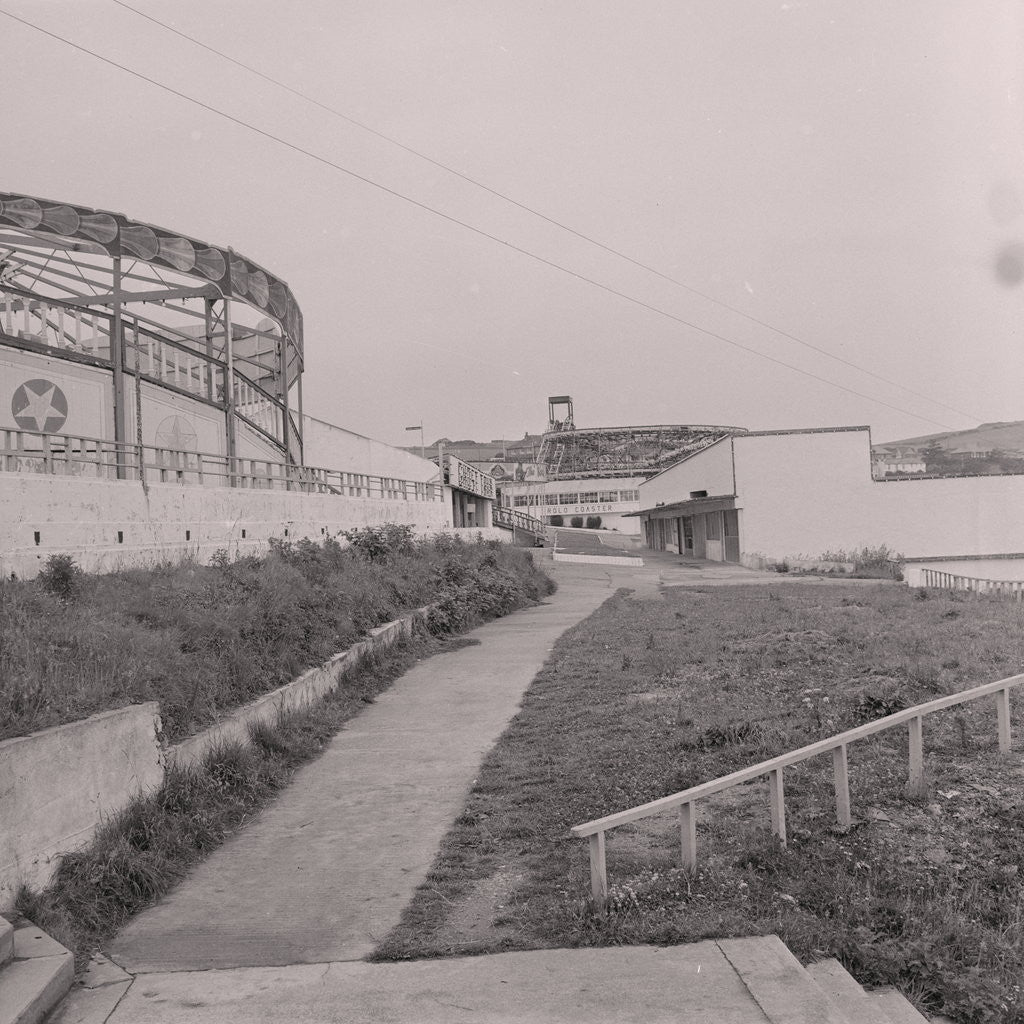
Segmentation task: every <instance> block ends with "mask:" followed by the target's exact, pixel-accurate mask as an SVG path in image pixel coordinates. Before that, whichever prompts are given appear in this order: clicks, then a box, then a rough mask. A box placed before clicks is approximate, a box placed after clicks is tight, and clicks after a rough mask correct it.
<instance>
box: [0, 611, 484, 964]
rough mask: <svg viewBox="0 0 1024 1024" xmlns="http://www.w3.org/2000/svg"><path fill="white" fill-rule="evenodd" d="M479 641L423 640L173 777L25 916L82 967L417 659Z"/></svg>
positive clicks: (103, 832) (74, 856) (65, 864)
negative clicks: (70, 952)
mask: <svg viewBox="0 0 1024 1024" xmlns="http://www.w3.org/2000/svg"><path fill="white" fill-rule="evenodd" d="M470 642H472V641H470V640H468V639H465V638H458V637H454V638H448V639H443V638H438V637H433V636H430V635H428V634H426V633H425V632H423V631H420V633H419V634H418V635H417V636H415V637H414V638H412V639H407V640H402V641H400V642H399V643H398V644H396V645H395V646H393V647H391V648H390V649H388V650H387V651H386V652H385V653H383V654H379V655H376V656H373V657H371V658H369V659H367V661H366V662H365V663H364V664H363V665H362V666H361V668H360V671H359V672H357V673H353V674H351V675H350V676H346V677H345V678H344V679H343V681H342V684H341V686H339V688H338V689H337V690H335V691H334V692H333V693H331V694H330V695H328V696H327V697H326V698H325V699H324V700H323V701H321V702H318V703H317V704H315V705H312V706H310V707H308V708H304V709H302V710H299V711H295V712H292V713H289V714H287V715H283V716H281V717H280V718H279V720H278V721H277V723H276V724H272V725H267V724H262V725H260V726H258V727H256V728H254V729H253V730H251V738H252V744H251V745H250V746H244V745H242V744H228V745H225V746H223V747H221V748H220V749H218V750H215V751H212V752H211V753H210V754H209V755H208V756H207V757H206V758H205V760H204V761H203V762H202V764H201V765H199V766H196V767H190V768H171V769H169V770H168V772H167V774H166V776H165V780H164V783H163V785H162V787H161V788H160V789H159V790H157V791H155V792H154V793H152V794H150V795H148V796H146V797H144V798H141V799H137V800H135V801H133V802H132V803H131V804H130V805H128V806H127V807H125V808H124V809H123V810H122V811H120V812H119V813H117V814H115V815H113V816H112V817H111V819H110V820H109V821H108V822H107V823H106V824H105V825H104V826H103V827H102V828H101V829H100V830H99V831H98V832H97V834H96V836H95V838H94V840H93V842H92V843H91V844H90V845H89V846H88V847H86V848H84V849H82V850H78V851H75V852H73V853H69V854H66V855H65V856H64V857H63V858H62V860H61V864H60V867H59V869H58V871H57V873H56V874H55V876H54V878H53V880H52V881H51V883H50V884H49V885H48V886H47V887H46V889H44V890H42V891H40V892H33V891H30V890H28V889H24V888H23V889H22V890H21V892H20V893H19V895H18V900H17V906H16V910H17V912H18V913H19V914H22V915H24V916H25V917H27V918H29V919H30V920H32V921H33V922H34V923H35V924H37V925H38V926H39V927H41V928H43V929H44V930H45V931H46V932H48V933H49V934H50V935H52V936H53V937H54V938H56V939H57V940H58V941H60V942H62V943H63V944H64V945H65V946H67V947H68V948H69V949H72V950H73V951H75V953H76V959H77V962H78V963H79V966H82V965H83V964H84V961H85V960H86V959H87V958H88V956H89V955H90V954H91V953H92V952H93V951H95V950H96V949H99V948H100V947H101V946H102V944H103V942H104V940H105V939H107V938H109V937H110V936H112V935H113V934H114V933H115V932H116V931H117V930H118V928H120V927H121V926H122V925H123V924H124V923H125V922H126V921H128V920H129V918H131V917H132V916H133V915H134V914H135V913H137V912H138V911H139V910H141V909H142V908H144V907H146V906H149V905H150V904H152V903H154V902H155V901H156V900H157V899H159V898H160V897H161V896H162V895H164V894H165V893H167V892H168V891H169V890H170V889H171V888H172V887H173V886H174V885H175V884H176V883H177V882H179V881H180V880H181V879H182V878H184V876H185V875H186V873H187V872H188V870H189V869H190V868H191V867H192V866H193V865H194V864H196V863H198V862H199V861H200V860H202V859H203V858H204V857H206V856H207V855H208V854H209V853H210V852H211V851H212V850H214V849H215V848H216V847H217V846H219V845H220V844H221V843H222V842H223V841H224V840H225V839H226V838H227V837H228V836H230V835H232V834H233V833H234V832H237V831H238V830H239V829H240V828H242V827H243V826H244V825H245V824H246V822H247V821H249V820H250V819H251V818H252V817H254V816H255V815H256V814H258V813H259V811H260V809H261V808H262V807H263V806H264V805H265V804H266V803H267V802H268V801H269V800H271V799H273V797H274V796H275V795H276V794H277V793H278V792H279V791H280V790H282V789H283V788H284V787H285V786H287V785H288V783H289V782H290V781H291V779H292V776H293V775H294V773H295V771H296V770H297V769H298V768H299V767H300V766H301V765H302V764H304V763H305V762H307V761H309V760H311V759H313V758H315V757H316V756H317V755H318V754H319V753H320V752H321V750H322V749H323V747H324V745H325V744H326V742H327V741H328V740H329V739H330V737H331V736H333V735H334V734H335V733H336V732H337V731H338V729H339V728H340V727H341V726H342V725H343V724H344V723H345V722H346V721H348V719H350V718H351V717H352V716H353V715H355V714H357V713H358V712H359V710H360V709H361V708H362V707H364V706H365V704H366V703H368V702H371V701H372V700H373V699H374V698H375V697H376V696H377V694H379V693H381V692H382V691H383V690H385V689H387V687H388V686H389V685H390V684H391V683H392V681H394V680H395V679H396V678H398V676H400V675H401V674H402V673H404V672H405V671H406V670H407V669H409V668H410V667H411V666H412V665H413V664H414V663H415V662H416V661H417V660H420V659H422V658H424V657H428V656H429V655H431V654H434V653H437V652H438V651H441V650H450V649H454V648H456V647H458V646H461V645H463V644H466V643H470Z"/></svg>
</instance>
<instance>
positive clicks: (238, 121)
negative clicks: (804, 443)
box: [0, 7, 966, 430]
mask: <svg viewBox="0 0 1024 1024" xmlns="http://www.w3.org/2000/svg"><path fill="white" fill-rule="evenodd" d="M0 15H4V16H5V17H7V18H10V19H11V20H12V21H16V22H18V23H19V24H21V25H24V26H26V27H27V28H31V29H34V30H35V31H37V32H39V33H41V34H42V35H45V36H48V37H49V38H51V39H55V40H57V41H58V42H61V43H64V44H65V45H66V46H70V47H71V48H72V49H74V50H78V51H79V52H80V53H85V54H87V55H88V56H90V57H93V58H95V59H96V60H99V61H101V62H102V63H104V64H107V65H109V66H110V67H113V68H116V69H117V70H119V71H123V72H125V73H126V74H129V75H131V76H133V77H135V78H138V79H140V80H141V81H144V82H147V83H148V84H150V85H152V86H154V87H156V88H158V89H162V90H163V91H165V92H168V93H170V94H171V95H173V96H177V97H178V98H179V99H182V100H185V101H186V102H187V103H191V104H193V105H194V106H197V107H199V108H201V109H203V110H206V111H207V112H209V113H211V114H215V115H216V116H218V117H222V118H224V119H225V120H227V121H230V122H231V123H232V124H235V125H238V126H239V127H241V128H245V129H248V130H249V131H252V132H254V133H255V134H257V135H259V136H261V137H263V138H265V139H269V140H270V141H272V142H276V143H278V144H279V145H281V146H284V147H286V148H288V149H291V150H293V151H294V152H296V153H300V154H302V155H303V156H306V157H308V158H309V159H311V160H314V161H316V162H317V163H320V164H323V165H325V166H327V167H331V168H333V169H334V170H336V171H339V172H341V173H342V174H345V175H347V176H348V177H350V178H353V179H355V180H356V181H360V182H362V183H363V184H365V185H369V186H370V187H372V188H375V189H378V190H379V191H381V192H384V193H386V194H387V195H390V196H392V197H394V198H395V199H399V200H401V201H402V202H405V203H408V204H410V205H411V206H414V207H416V208H417V209H420V210H423V211H425V212H427V213H431V214H434V215H435V216H438V217H441V218H442V219H443V220H446V221H448V222H450V223H452V224H455V225H457V226H459V227H462V228H464V229H466V230H467V231H471V232H473V234H476V235H479V236H480V237H482V238H487V239H489V240H490V241H492V242H496V243H498V244H499V245H503V246H506V247H507V248H509V249H511V250H513V251H514V252H518V253H520V254H521V255H523V256H526V257H528V258H530V259H533V260H535V261H537V262H538V263H541V264H543V265H545V266H548V267H551V268H552V269H554V270H558V271H559V272H561V273H563V274H568V275H569V276H570V277H573V278H575V279H576V280H577V281H582V282H584V283H586V284H589V285H592V286H593V287H595V288H599V289H600V290H602V291H604V292H606V293H608V294H610V295H614V296H617V297H618V298H620V299H623V300H624V301H626V302H630V303H632V304H633V305H636V306H639V307H641V308H642V309H646V310H648V311H650V312H652V313H655V314H656V315H658V316H662V317H665V318H666V319H669V320H672V321H674V322H676V323H679V324H681V325H683V326H685V327H690V328H692V329H693V330H695V331H699V332H700V333H702V334H705V335H707V336H708V337H710V338H714V339H716V340H717V341H721V342H723V343H724V344H726V345H730V346H732V347H733V348H736V349H739V350H740V351H743V352H746V353H748V354H749V355H753V356H756V357H758V358H760V359H764V360H765V361H767V362H770V363H774V364H775V365H777V366H781V367H784V368H785V369H788V370H792V371H793V372H794V373H799V374H801V375H802V376H805V377H808V378H810V379H811V380H816V381H818V382H819V383H821V384H826V385H828V386H830V387H834V388H836V389H838V390H840V391H845V392H846V393H847V394H851V395H855V396H856V397H858V398H863V399H864V400H865V401H869V402H873V403H874V404H876V405H881V406H883V407H885V408H887V409H890V410H892V411H894V412H898V413H900V414H901V415H905V416H910V417H912V418H914V419H918V420H921V421H922V422H925V423H932V424H934V425H936V426H940V427H944V428H945V429H947V430H954V429H956V428H955V427H953V426H951V425H950V424H948V423H943V422H942V421H941V420H936V419H934V418H932V417H930V416H923V415H921V414H920V413H915V412H911V411H910V410H909V409H905V408H903V407H902V406H897V405H893V404H892V403H890V402H886V401H885V400H883V399H881V398H878V397H876V396H874V395H868V394H865V393H864V392H862V391H858V390H856V389H855V388H852V387H849V386H847V385H845V384H840V383H838V382H837V381H834V380H829V379H828V378H827V377H822V376H819V375H818V374H816V373H813V372H811V371H810V370H805V369H802V368H801V367H799V366H794V365H792V364H791V363H787V362H786V361H785V360H782V359H779V358H777V357H775V356H771V355H768V354H767V353H766V352H761V351H760V350H758V349H756V348H752V347H751V346H749V345H744V344H743V343H742V342H739V341H736V340H734V339H732V338H729V337H726V336H725V335H723V334H720V333H718V332H717V331H713V330H711V329H710V328H708V327H703V326H701V325H700V324H696V323H693V322H692V321H690V320H687V319H685V318H684V317H681V316H678V315H676V314H674V313H670V312H668V311H667V310H665V309H662V308H660V307H658V306H655V305H653V304H651V303H648V302H644V301H643V300H642V299H639V298H636V297H635V296H633V295H629V294H628V293H626V292H622V291H619V290H618V289H617V288H613V287H612V286H611V285H607V284H604V283H603V282H601V281H597V280H595V279H594V278H591V277H587V276H586V275H584V274H580V273H577V272H576V271H574V270H571V269H569V268H568V267H564V266H562V265H561V264H560V263H556V262H554V261H553V260H549V259H547V258H545V257H543V256H540V255H539V254H537V253H535V252H531V251H530V250H528V249H524V248H522V247H521V246H518V245H516V244H515V243H514V242H510V241H508V240H507V239H504V238H500V237H499V236H497V235H493V234H491V233H490V232H488V231H485V230H484V229H482V228H478V227H476V226H474V225H473V224H470V223H468V222H467V221H463V220H460V219H459V218H458V217H455V216H452V215H451V214H448V213H445V212H444V211H442V210H438V209H436V208H435V207H432V206H430V205H428V204H427V203H424V202H421V201H420V200H418V199H414V198H413V197H411V196H408V195H405V194H404V193H402V192H399V191H397V190H396V189H392V188H389V187H388V186H387V185H383V184H381V183H380V182H377V181H374V180H373V179H372V178H368V177H366V176H365V175H362V174H359V173H358V172H357V171H353V170H351V169H350V168H348V167H345V166H343V165H342V164H339V163H336V162H335V161H333V160H331V159H329V158H328V157H325V156H322V155H321V154H319V153H315V152H313V151H312V150H309V149H306V148H305V147H303V146H299V145H296V144H295V143H292V142H289V141H288V140H287V139H284V138H282V137H280V136H279V135H275V134H274V133H273V132H269V131H266V130H265V129H263V128H260V127H258V126H257V125H254V124H252V123H251V122H249V121H246V120H244V119H242V118H239V117H236V116H235V115H233V114H229V113H228V112H227V111H224V110H221V109H220V108H218V107H214V106H213V105H211V104H209V103H206V102H204V101H203V100H200V99H197V98H196V97H194V96H190V95H188V94H187V93H184V92H181V91H180V90H179V89H175V88H174V87H173V86H170V85H167V84H166V83H165V82H161V81H159V80H158V79H155V78H151V77H150V76H148V75H146V74H143V73H142V72H141V71H136V70H135V69H134V68H130V67H127V66H126V65H124V64H121V63H119V62H118V61H116V60H113V59H112V58H110V57H106V56H104V55H103V54H101V53H97V52H96V51H95V50H92V49H90V48H89V47H87V46H84V45H82V44H81V43H76V42H75V41H74V40H72V39H68V38H67V37H66V36H62V35H60V34H59V33H57V32H53V31H52V30H50V29H46V28H43V27H42V26H40V25H37V24H35V23H34V22H31V21H28V20H27V19H25V18H22V17H20V16H18V15H16V14H13V13H11V12H10V11H8V10H6V9H4V8H2V7H0ZM627 258H628V257H627ZM826 354H827V353H826ZM897 386H900V385H897ZM927 400H928V401H931V399H927ZM951 411H954V412H958V410H951ZM959 414H960V415H966V414H963V413H959Z"/></svg>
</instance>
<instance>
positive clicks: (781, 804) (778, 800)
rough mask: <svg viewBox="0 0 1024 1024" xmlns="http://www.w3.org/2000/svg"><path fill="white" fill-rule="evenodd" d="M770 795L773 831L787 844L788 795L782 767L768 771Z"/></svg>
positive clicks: (783, 843)
mask: <svg viewBox="0 0 1024 1024" xmlns="http://www.w3.org/2000/svg"><path fill="white" fill-rule="evenodd" d="M768 796H769V799H770V802H771V809H772V832H773V833H774V834H775V835H777V836H778V837H779V842H780V843H782V845H783V846H785V845H786V796H785V791H784V788H783V784H782V769H781V768H776V769H774V770H773V771H771V772H769V773H768Z"/></svg>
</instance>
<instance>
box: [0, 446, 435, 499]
mask: <svg viewBox="0 0 1024 1024" xmlns="http://www.w3.org/2000/svg"><path fill="white" fill-rule="evenodd" d="M0 470H3V471H6V472H34V473H46V474H51V475H55V476H76V477H85V478H95V479H101V480H116V479H118V478H119V475H118V471H119V470H120V471H121V474H122V477H121V478H123V479H129V480H139V479H143V478H144V479H145V480H147V481H149V482H151V483H177V484H182V485H191V486H199V487H203V486H212V487H243V488H250V489H262V490H286V491H299V492H304V493H308V494H336V495H343V496H345V497H349V498H385V499H388V500H395V501H443V500H444V489H443V488H442V487H441V485H440V484H439V483H422V482H420V481H417V480H403V479H399V478H397V477H380V476H370V475H369V474H366V473H348V472H345V471H343V470H337V469H322V468H319V467H314V466H292V465H288V464H286V463H283V462H273V461H270V460H266V459H251V458H229V457H228V456H226V455H218V454H213V453H210V452H190V451H180V450H177V449H172V448H159V447H156V446H154V445H135V444H118V443H117V442H115V441H105V440H102V439H100V438H95V437H77V436H73V435H70V434H43V433H38V432H35V431H30V430H11V429H6V428H0Z"/></svg>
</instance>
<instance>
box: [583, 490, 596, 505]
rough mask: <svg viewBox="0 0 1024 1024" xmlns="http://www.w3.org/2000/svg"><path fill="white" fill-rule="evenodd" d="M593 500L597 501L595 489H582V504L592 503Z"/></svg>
mask: <svg viewBox="0 0 1024 1024" xmlns="http://www.w3.org/2000/svg"><path fill="white" fill-rule="evenodd" d="M595 501H597V491H584V492H583V493H582V494H581V495H580V502H581V503H582V504H584V505H586V504H587V503H590V504H593V503H594V502H595Z"/></svg>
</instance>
